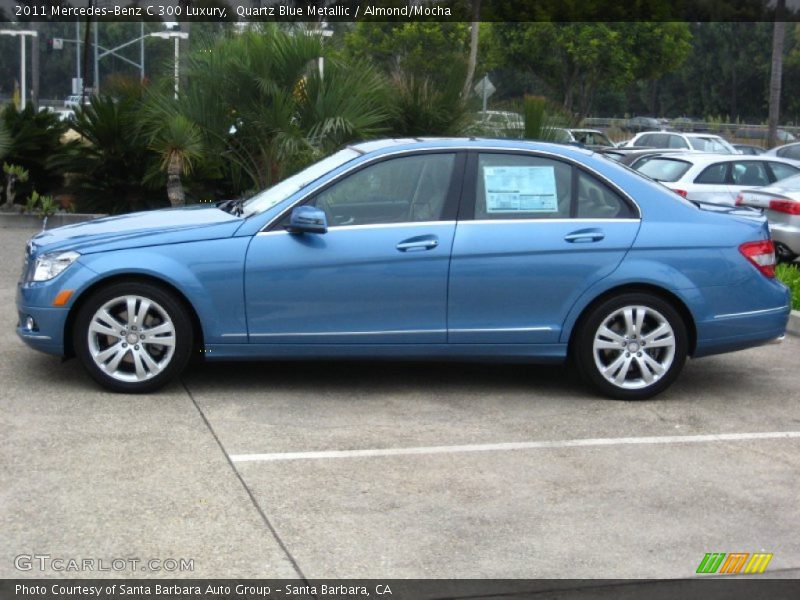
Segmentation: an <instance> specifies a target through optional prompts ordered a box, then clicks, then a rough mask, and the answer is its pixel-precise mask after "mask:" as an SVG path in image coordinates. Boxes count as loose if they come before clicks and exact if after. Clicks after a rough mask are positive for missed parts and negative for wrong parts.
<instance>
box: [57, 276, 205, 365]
mask: <svg viewBox="0 0 800 600" xmlns="http://www.w3.org/2000/svg"><path fill="white" fill-rule="evenodd" d="M121 282H125V283H131V282H137V283H151V284H156V285H158V286H161V287H163V288H164V289H166V290H167V291H169V292H170V293H172V294H173V295H174V296H175V297H176V298H177V299H178V301H180V302H181V304H183V306H184V308H185V309H186V312H187V314H188V315H189V320H190V321H191V323H192V333H193V334H194V345H195V348H203V347H204V339H205V338H204V335H203V326H202V324H201V322H200V317H199V316H198V314H197V310H196V309H195V307H194V305H192V303H191V302H190V301H189V299H188V298H187V297H186V294H184V293H183V292H182V291H181V290H180V289H178V288H177V287H176V286H175V285H174V284H172V283H170V282H169V281H166V280H165V279H161V278H159V277H156V276H154V275H149V274H143V273H116V274H114V275H109V276H108V277H104V278H103V279H100V280H98V281H95V282H94V283H92V285H90V286H89V287H87V288H86V289H85V290H83V291H82V292H81V294H80V296H78V297H77V298H76V299H75V301H74V302H73V303H72V306H71V307H70V309H69V313H68V314H67V318H66V320H65V322H64V358H73V357H74V356H75V348H74V340H73V337H72V330H73V327H74V325H75V318H76V316H77V314H78V312H79V311H80V309H81V307H82V306H83V305H84V303H85V302H86V299H87V298H89V297H90V296H91V295H92V294H93V293H94V292H96V291H97V290H99V289H102V288H104V287H106V286H109V285H113V284H115V283H121Z"/></svg>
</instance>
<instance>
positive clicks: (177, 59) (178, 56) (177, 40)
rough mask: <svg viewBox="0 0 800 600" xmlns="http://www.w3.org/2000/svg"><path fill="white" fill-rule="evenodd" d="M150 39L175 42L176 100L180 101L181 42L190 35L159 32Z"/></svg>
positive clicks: (181, 32)
mask: <svg viewBox="0 0 800 600" xmlns="http://www.w3.org/2000/svg"><path fill="white" fill-rule="evenodd" d="M150 37H157V38H161V39H163V40H168V39H170V38H172V39H174V40H175V100H177V99H178V82H179V81H180V79H179V74H178V65H179V64H180V59H181V54H180V52H181V51H180V41H181V40H185V39H188V38H189V34H188V33H186V32H185V31H157V32H155V33H151V34H150Z"/></svg>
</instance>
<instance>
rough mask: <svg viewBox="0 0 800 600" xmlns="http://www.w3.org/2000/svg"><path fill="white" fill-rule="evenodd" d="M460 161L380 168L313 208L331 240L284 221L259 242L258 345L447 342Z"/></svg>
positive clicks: (252, 292)
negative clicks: (290, 229) (320, 212)
mask: <svg viewBox="0 0 800 600" xmlns="http://www.w3.org/2000/svg"><path fill="white" fill-rule="evenodd" d="M459 158H460V157H459V156H457V155H456V154H455V153H428V154H414V155H406V156H402V157H395V158H388V159H385V160H381V161H379V162H373V163H371V164H369V165H367V166H365V167H363V168H360V169H359V170H357V171H356V172H354V173H350V174H347V175H345V176H344V177H343V178H340V179H339V180H337V181H336V182H334V183H333V184H331V185H329V186H326V187H325V188H324V189H323V190H322V191H320V192H319V193H317V194H315V196H314V197H313V198H311V199H309V201H308V202H306V204H310V205H314V206H317V207H318V208H321V209H323V210H324V211H325V213H326V215H327V219H328V225H329V229H328V231H327V233H324V234H309V233H304V234H292V233H288V232H286V231H285V230H284V229H283V227H282V225H283V223H280V222H279V223H277V224H276V226H275V227H273V228H272V230H270V231H266V232H262V233H259V234H258V235H256V236H255V237H254V238H253V240H252V242H251V243H250V246H249V249H248V252H247V260H246V266H245V269H246V272H245V293H246V304H247V322H248V329H249V339H250V343H253V344H270V343H282V344H285V343H292V344H397V343H400V344H405V343H443V342H445V341H446V337H447V336H446V329H447V325H446V319H447V316H446V313H447V273H448V265H449V261H450V250H451V247H452V242H453V235H454V232H455V222H454V219H455V211H456V209H457V194H458V192H459V189H458V188H460V176H461V169H460V168H456V165H457V163H459V164H460V162H461V161H459Z"/></svg>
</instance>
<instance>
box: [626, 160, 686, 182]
mask: <svg viewBox="0 0 800 600" xmlns="http://www.w3.org/2000/svg"><path fill="white" fill-rule="evenodd" d="M691 166H692V165H691V164H690V163H688V162H685V161H682V160H675V159H673V158H659V157H654V158H650V159H643V160H642V161H640V162H639V163H637V165H636V170H637V171H639V172H640V173H642V174H644V175H647V176H648V177H649V178H650V179H655V180H656V181H678V179H680V178H681V177H682V176H683V174H684V173H686V171H688V170H689V168H690V167H691Z"/></svg>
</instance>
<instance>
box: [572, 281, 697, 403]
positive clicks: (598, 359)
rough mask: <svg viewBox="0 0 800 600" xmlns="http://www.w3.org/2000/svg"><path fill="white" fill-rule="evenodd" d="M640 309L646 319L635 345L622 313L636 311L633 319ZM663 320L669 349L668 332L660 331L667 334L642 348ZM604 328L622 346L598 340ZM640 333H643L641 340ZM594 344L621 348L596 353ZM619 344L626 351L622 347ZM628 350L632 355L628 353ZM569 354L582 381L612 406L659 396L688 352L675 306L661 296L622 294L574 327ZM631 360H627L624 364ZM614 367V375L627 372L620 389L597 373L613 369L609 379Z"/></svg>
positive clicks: (608, 339) (592, 310)
mask: <svg viewBox="0 0 800 600" xmlns="http://www.w3.org/2000/svg"><path fill="white" fill-rule="evenodd" d="M639 307H641V308H645V309H647V310H645V311H643V314H644V315H645V317H644V319H643V320H642V326H641V328H640V329H641V331H640V333H639V335H638V338H639V339H638V341H637V339H636V335H635V334H634V336H633V337H628V336H626V332H627V330H626V328H625V322H626V321H625V317H624V313H625V311H624V309H625V308H632V309H634V312H633V313H631V314H633V315H634V316H636V315H637V313H636V312H635V309H636V308H639ZM620 311H621V312H620ZM615 315H616V316H615ZM662 319H663V322H666V324H667V325H668V326H669V328H670V329H671V334H672V338H673V340H674V343H673V344H672V348H671V349H670V347H669V345H668V344H669V332H667V331H666V330H664V331H665V333H662V334H660V335H659V336H658V337H656V338H655V340H653V341H651V342H650V343H651V344H652V346H651V347H650V348H648V347H647V346H646V344H644V345H640V344H641V343H642V341H646V339H647V337H648V334H649V333H653V332H655V330H656V328H657V327H660V326H661V324H663V322H662ZM604 324H606V325H609V324H610V325H611V328H610V329H611V332H612V333H613V334H616V336H617V337H619V338H624V339H625V340H626V341H624V342H618V341H616V338H612V337H610V334H609V336H606V335H605V334H603V335H602V336H601V337H598V336H600V331H599V330H600V327H601V325H604ZM615 327H619V329H615ZM634 331H635V327H634ZM641 332H644V336H642V333H641ZM642 337H644V338H645V340H643V339H642ZM601 338H602V339H601ZM596 339H597V341H598V343H606V342H607V343H608V345H612V344H620V347H619V348H616V347H614V348H613V349H607V350H606V349H602V348H601V349H598V350H597V353H596V352H595V348H594V343H595V341H596ZM622 344H625V346H624V347H623V346H622ZM661 344H664V346H662V345H661ZM653 346H657V347H653ZM631 349H633V350H634V351H633V352H628V350H631ZM570 351H571V356H572V358H573V361H574V364H575V367H576V368H577V370H578V372H579V374H580V375H581V377H582V378H583V380H584V381H586V383H588V384H589V385H590V386H592V387H593V388H595V389H596V390H597V391H598V392H600V393H601V394H602V395H604V396H607V397H609V398H613V399H616V400H646V399H647V398H652V397H653V396H655V395H657V394H660V393H661V392H663V391H664V390H665V389H667V388H668V387H669V386H670V385H672V383H673V382H674V381H675V379H676V378H677V377H678V375H679V374H680V372H681V369H683V365H684V363H685V362H686V355H687V352H688V336H687V333H686V323H685V322H684V320H683V318H682V317H681V315H680V313H678V311H677V310H675V308H674V307H673V305H672V304H670V303H669V302H667V301H666V300H664V299H663V298H660V297H659V296H656V295H654V294H649V293H646V292H630V293H622V294H619V295H617V296H613V297H610V298H607V299H605V300H603V301H602V302H600V303H599V304H597V305H595V306H593V307H590V308H589V309H588V311H587V312H586V314H584V315H583V317H582V318H581V320H580V322H579V323H578V326H577V328H576V331H575V334H574V335H573V338H572V345H571V348H570ZM645 355H646V356H645ZM629 357H630V360H628V358H629ZM615 361H621V366H620V369H619V371H618V372H617V375H619V373H621V372H622V369H625V374H623V375H622V383H621V384H617V383H614V382H612V381H609V379H607V377H606V375H604V374H603V373H602V372H601V366H602V367H606V368H608V369H611V371H610V372H609V374H608V376H609V377H613V375H614V370H613V365H614V364H615ZM626 363H627V364H628V367H627V368H626V367H625V364H626ZM653 364H655V365H657V366H658V367H659V368H663V372H662V373H657V372H656V369H654V368H653V367H651V366H649V365H653ZM645 372H646V373H645ZM636 375H639V377H638V378H637V377H636ZM645 375H647V377H645ZM648 377H649V378H651V379H652V382H649V383H648V381H647V378H648Z"/></svg>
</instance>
